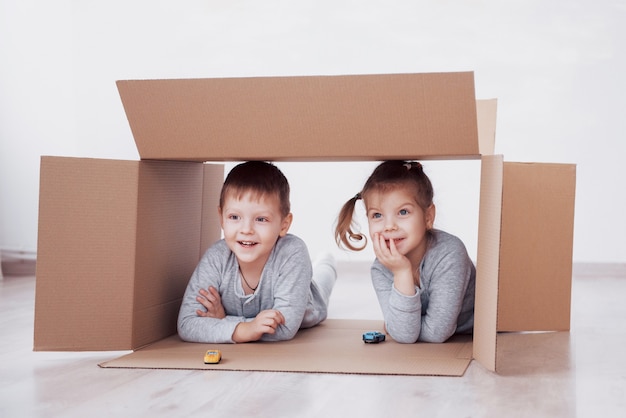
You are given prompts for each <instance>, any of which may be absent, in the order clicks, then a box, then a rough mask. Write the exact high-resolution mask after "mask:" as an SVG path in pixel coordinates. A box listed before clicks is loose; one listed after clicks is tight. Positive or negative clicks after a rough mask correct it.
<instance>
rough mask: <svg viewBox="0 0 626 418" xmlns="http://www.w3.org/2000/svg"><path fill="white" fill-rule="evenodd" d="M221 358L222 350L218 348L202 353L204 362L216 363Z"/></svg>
mask: <svg viewBox="0 0 626 418" xmlns="http://www.w3.org/2000/svg"><path fill="white" fill-rule="evenodd" d="M221 359H222V352H221V351H220V350H207V352H206V353H204V364H217V363H219V362H220V360H221Z"/></svg>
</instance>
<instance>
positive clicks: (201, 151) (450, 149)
mask: <svg viewBox="0 0 626 418" xmlns="http://www.w3.org/2000/svg"><path fill="white" fill-rule="evenodd" d="M117 87H118V90H119V93H120V97H121V99H122V102H123V105H124V109H125V111H126V116H127V118H128V121H129V124H130V127H131V130H132V133H133V137H134V138H135V143H136V145H137V150H138V151H139V155H140V156H141V158H142V159H161V160H193V161H238V160H248V159H264V160H275V161H276V160H290V161H321V160H324V161H329V160H336V161H346V160H385V159H394V158H415V159H426V158H466V157H468V156H470V157H472V158H476V157H477V156H478V154H479V147H478V128H477V117H476V99H475V92H474V73H473V72H458V73H426V74H383V75H351V76H299V77H256V78H207V79H174V80H125V81H118V82H117Z"/></svg>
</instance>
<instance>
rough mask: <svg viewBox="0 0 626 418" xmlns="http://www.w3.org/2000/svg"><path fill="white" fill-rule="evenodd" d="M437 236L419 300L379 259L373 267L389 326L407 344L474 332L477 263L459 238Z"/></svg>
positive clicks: (424, 270) (425, 263)
mask: <svg viewBox="0 0 626 418" xmlns="http://www.w3.org/2000/svg"><path fill="white" fill-rule="evenodd" d="M432 232H433V234H432V237H431V238H430V242H429V246H428V249H427V250H426V254H425V255H424V258H423V259H422V262H421V263H420V266H419V270H420V286H419V287H418V286H415V290H416V294H415V295H413V296H407V295H403V294H402V293H400V292H399V291H398V290H396V288H395V287H394V286H393V274H392V273H391V271H390V270H389V269H387V268H386V267H385V266H383V265H382V264H381V263H380V262H379V261H378V259H376V260H375V261H374V264H373V265H372V267H371V274H372V283H373V285H374V290H375V291H376V296H377V297H378V302H379V303H380V307H381V310H382V312H383V317H384V319H385V327H386V329H387V332H388V333H389V335H390V336H391V338H393V339H394V340H396V341H398V342H401V343H414V342H416V341H418V340H419V341H424V342H438V343H439V342H444V341H446V340H447V339H448V338H450V337H451V336H452V335H453V334H455V333H470V332H471V331H472V329H473V327H474V294H475V286H476V269H475V267H474V264H473V263H472V261H471V259H470V258H469V256H468V254H467V250H466V249H465V245H463V242H462V241H461V240H460V239H459V238H457V237H455V236H454V235H451V234H449V233H447V232H444V231H441V230H433V231H432Z"/></svg>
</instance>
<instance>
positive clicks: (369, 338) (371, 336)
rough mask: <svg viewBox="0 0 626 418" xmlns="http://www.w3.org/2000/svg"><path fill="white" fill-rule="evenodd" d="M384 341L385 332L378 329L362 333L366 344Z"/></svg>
mask: <svg viewBox="0 0 626 418" xmlns="http://www.w3.org/2000/svg"><path fill="white" fill-rule="evenodd" d="M383 341H385V334H383V333H382V332H378V331H368V332H366V333H365V334H363V342H364V343H368V344H378V343H380V342H383Z"/></svg>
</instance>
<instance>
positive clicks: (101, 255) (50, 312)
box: [34, 157, 223, 351]
mask: <svg viewBox="0 0 626 418" xmlns="http://www.w3.org/2000/svg"><path fill="white" fill-rule="evenodd" d="M205 176H206V178H205ZM207 179H208V180H209V181H206V180H207ZM222 179H223V168H222V167H221V166H219V167H215V166H209V165H204V164H198V163H180V162H162V161H161V162H155V161H152V162H150V161H119V160H96V159H83V158H61V157H43V158H42V160H41V183H40V198H39V199H40V201H39V244H38V254H37V281H36V291H35V306H36V309H35V340H34V346H35V350H70V351H74V350H75V351H80V350H127V349H135V348H138V347H141V346H143V345H146V344H148V343H151V342H154V341H156V340H158V339H160V338H164V337H167V336H169V335H171V334H172V333H174V332H176V322H175V318H176V315H177V313H178V308H179V306H180V300H181V299H182V292H184V289H185V286H186V285H187V281H188V280H189V277H190V275H191V273H192V271H193V269H194V268H195V265H196V263H197V261H198V258H199V254H200V252H201V251H202V250H203V248H202V247H206V245H208V242H209V241H210V240H211V239H213V240H216V239H218V238H219V225H215V223H214V222H212V221H213V220H214V219H213V218H211V219H208V218H207V215H206V214H203V199H204V200H205V204H206V202H211V199H212V203H211V204H210V206H211V208H212V210H213V211H215V208H216V207H217V200H216V198H217V195H216V191H219V189H217V188H216V187H215V186H216V184H219V183H221V181H222ZM203 216H204V218H205V219H204V222H202V221H203V219H202V217H203ZM201 225H202V228H201V227H200V226H201ZM201 236H203V237H205V238H204V242H203V243H202V244H201Z"/></svg>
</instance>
